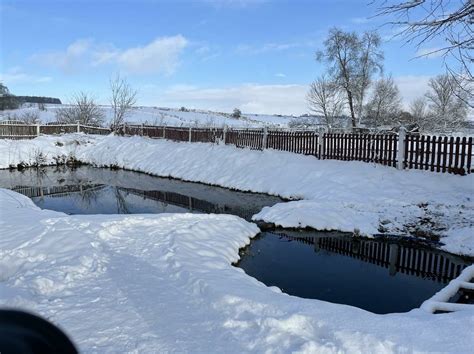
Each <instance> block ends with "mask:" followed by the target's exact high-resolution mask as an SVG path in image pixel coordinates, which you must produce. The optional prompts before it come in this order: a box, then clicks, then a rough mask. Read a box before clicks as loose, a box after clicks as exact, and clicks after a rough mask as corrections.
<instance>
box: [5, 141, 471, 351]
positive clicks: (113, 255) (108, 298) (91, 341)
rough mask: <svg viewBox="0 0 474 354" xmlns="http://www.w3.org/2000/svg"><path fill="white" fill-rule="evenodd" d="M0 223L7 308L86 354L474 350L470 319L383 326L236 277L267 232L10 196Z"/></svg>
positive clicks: (197, 218) (406, 316)
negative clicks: (241, 260) (252, 242)
mask: <svg viewBox="0 0 474 354" xmlns="http://www.w3.org/2000/svg"><path fill="white" fill-rule="evenodd" d="M68 138H69V137H68ZM68 138H66V139H68ZM96 143H98V142H96ZM102 143H104V142H102ZM138 143H139V141H135V144H138ZM1 156H3V155H1ZM0 215H1V216H2V217H1V219H0V227H1V228H2V237H1V238H0V274H1V278H0V305H1V306H3V307H20V308H23V309H28V310H31V311H35V312H37V313H39V314H41V315H43V316H44V317H46V318H48V319H50V320H51V321H53V322H54V323H56V324H58V325H59V326H60V327H61V328H63V329H64V330H65V331H66V332H67V334H68V335H70V336H71V337H72V340H73V341H74V342H75V343H76V344H77V346H78V347H79V349H80V351H81V352H84V353H90V352H100V353H102V352H206V353H209V352H235V353H237V352H238V353H241V352H272V353H273V352H274V353H283V352H290V351H295V352H308V353H309V352H318V353H319V352H321V353H336V352H354V353H393V352H430V351H437V352H458V353H462V352H469V351H470V350H471V349H472V346H473V345H474V338H473V337H472V332H471V328H472V323H473V321H474V311H473V310H472V309H469V308H466V309H464V310H463V311H458V312H454V313H449V314H443V315H433V314H431V313H428V312H426V311H424V310H421V309H415V310H413V311H410V312H408V313H403V314H389V315H376V314H372V313H369V312H366V311H364V310H361V309H357V308H354V307H350V306H345V305H337V304H331V303H327V302H323V301H318V300H308V299H301V298H297V297H292V296H288V295H286V294H283V293H281V292H280V291H279V290H278V289H276V288H269V287H266V286H265V285H264V284H262V283H260V282H258V281H257V280H255V279H253V278H251V277H249V276H247V275H246V274H245V273H244V272H243V271H242V270H241V269H240V268H236V267H233V266H231V263H232V262H234V261H236V260H237V259H238V249H239V248H240V247H242V246H244V245H245V244H248V242H249V239H250V238H251V237H253V236H254V235H255V234H256V233H257V232H258V228H257V227H256V226H255V225H254V224H251V223H248V222H246V221H244V220H242V219H239V218H238V217H235V216H230V215H196V214H160V215H133V216H123V215H78V216H66V215H65V214H62V213H58V212H53V211H49V210H41V209H39V208H37V207H36V206H35V205H34V204H33V203H32V202H31V200H29V199H28V198H26V197H25V196H22V195H20V194H17V193H15V192H13V191H9V190H5V189H0Z"/></svg>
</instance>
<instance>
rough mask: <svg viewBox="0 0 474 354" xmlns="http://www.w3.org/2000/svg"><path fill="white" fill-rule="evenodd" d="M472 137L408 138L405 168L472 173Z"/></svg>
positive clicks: (406, 141)
mask: <svg viewBox="0 0 474 354" xmlns="http://www.w3.org/2000/svg"><path fill="white" fill-rule="evenodd" d="M472 145H473V142H472V137H469V138H467V137H465V136H464V137H462V138H461V137H452V136H451V137H447V136H445V137H441V136H438V137H437V136H425V135H421V136H410V135H409V136H407V137H406V139H405V159H404V164H405V168H410V169H412V168H414V169H419V170H430V171H436V172H449V173H454V174H460V175H464V174H466V173H471V172H472V171H471V163H472Z"/></svg>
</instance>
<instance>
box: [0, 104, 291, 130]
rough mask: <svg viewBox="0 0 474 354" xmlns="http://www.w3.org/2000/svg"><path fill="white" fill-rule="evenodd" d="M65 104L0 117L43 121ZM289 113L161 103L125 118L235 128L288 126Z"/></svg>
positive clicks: (28, 108)
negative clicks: (162, 105) (214, 109)
mask: <svg viewBox="0 0 474 354" xmlns="http://www.w3.org/2000/svg"><path fill="white" fill-rule="evenodd" d="M65 106H67V105H55V104H48V105H45V107H46V110H44V111H41V110H39V109H38V108H37V107H36V106H35V105H24V106H23V107H21V108H19V109H15V110H5V111H2V112H0V120H3V119H11V118H12V117H17V118H18V119H20V120H21V117H22V115H23V114H25V113H27V112H28V113H33V112H36V113H38V116H39V118H40V120H41V121H42V122H43V123H47V122H54V121H56V110H58V109H59V108H61V107H65ZM101 108H102V110H103V112H104V113H105V117H106V121H110V120H111V119H112V117H113V112H112V109H111V107H110V106H101ZM293 118H294V117H292V116H276V115H262V114H242V117H240V118H234V117H232V115H231V113H223V112H212V111H206V110H194V109H193V110H189V111H181V110H180V109H177V108H160V107H135V108H133V109H132V110H131V111H130V112H128V114H127V117H126V120H127V122H128V123H130V124H142V123H144V124H152V125H167V126H178V127H180V126H193V127H194V126H205V127H223V126H224V125H226V126H228V127H234V128H261V127H263V126H271V127H280V128H285V127H288V123H289V122H290V121H291V119H293Z"/></svg>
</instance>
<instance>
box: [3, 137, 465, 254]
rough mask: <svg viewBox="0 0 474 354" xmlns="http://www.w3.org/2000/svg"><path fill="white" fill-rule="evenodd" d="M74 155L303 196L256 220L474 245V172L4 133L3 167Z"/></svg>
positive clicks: (457, 248)
mask: <svg viewBox="0 0 474 354" xmlns="http://www.w3.org/2000/svg"><path fill="white" fill-rule="evenodd" d="M71 156H72V157H74V158H75V159H77V160H80V161H82V162H85V163H89V164H92V165H96V166H118V167H121V168H126V169H130V170H135V171H141V172H145V173H149V174H153V175H157V176H162V177H174V178H179V179H183V180H187V181H193V182H202V183H206V184H211V185H219V186H222V187H227V188H232V189H238V190H242V191H253V192H262V193H267V194H272V195H278V196H282V197H284V198H289V199H297V200H293V201H291V202H285V203H278V204H276V205H274V206H272V207H265V208H263V209H262V210H261V212H259V213H258V214H256V215H254V220H263V221H265V222H269V223H274V224H276V225H279V226H284V227H305V226H309V227H312V228H315V229H319V230H340V231H345V232H355V233H358V234H362V235H366V236H371V235H374V234H377V233H380V232H381V231H384V232H385V233H388V234H394V235H406V234H409V233H417V232H418V233H423V232H427V231H430V230H434V231H433V232H435V235H438V236H441V237H442V239H441V241H442V242H443V243H444V244H445V245H444V246H443V248H444V249H446V250H448V251H450V252H452V253H458V254H464V255H474V238H473V237H470V234H472V230H473V229H474V183H473V182H474V176H473V175H468V176H456V175H450V174H442V173H432V172H427V171H414V170H411V171H399V170H396V169H394V168H391V167H386V166H382V165H377V164H368V163H364V162H349V161H335V160H317V159H315V158H313V157H311V156H303V155H297V154H292V153H288V152H282V151H274V150H265V151H254V150H249V149H238V148H235V147H233V146H223V145H213V144H204V143H185V142H171V141H167V140H161V139H149V138H142V137H117V136H112V135H110V136H106V137H102V136H86V135H84V134H71V135H65V136H60V137H54V136H49V137H48V136H43V137H39V138H36V139H33V140H27V141H25V140H23V141H11V140H2V141H0V168H1V167H3V168H7V167H8V166H10V165H15V166H16V164H18V163H21V162H23V163H26V164H27V165H33V164H35V163H36V162H38V161H39V160H40V161H43V160H44V162H45V163H47V164H54V163H55V161H57V160H65V159H67V158H69V157H71Z"/></svg>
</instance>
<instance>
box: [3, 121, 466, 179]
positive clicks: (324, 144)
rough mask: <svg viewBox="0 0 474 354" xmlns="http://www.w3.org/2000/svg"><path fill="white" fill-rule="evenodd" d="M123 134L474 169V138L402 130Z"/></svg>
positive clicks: (25, 132)
mask: <svg viewBox="0 0 474 354" xmlns="http://www.w3.org/2000/svg"><path fill="white" fill-rule="evenodd" d="M75 132H84V133H87V134H102V135H105V134H109V133H110V130H109V129H106V128H99V127H92V126H86V125H81V124H53V125H28V124H12V123H11V122H6V123H1V122H0V138H9V139H28V138H34V137H36V136H38V135H41V134H63V133H75ZM118 133H119V134H122V135H140V136H148V137H151V138H164V139H169V140H173V141H185V142H201V143H219V142H220V143H224V144H228V145H235V146H237V147H239V148H250V149H254V150H263V149H274V150H280V151H288V152H293V153H297V154H304V155H312V156H315V157H316V158H318V159H330V160H342V161H363V162H372V163H378V164H383V165H386V166H392V167H398V168H400V169H403V168H406V169H418V170H429V171H433V172H444V173H453V174H459V175H465V174H470V173H472V172H474V170H473V166H472V160H473V150H474V149H473V138H472V137H446V136H433V135H410V134H408V135H405V134H403V133H400V134H393V133H392V134H389V133H387V134H347V133H341V134H334V133H320V132H317V131H314V130H281V129H280V130H278V129H271V130H268V129H267V128H263V129H227V128H224V129H222V128H190V127H169V126H151V125H123V126H121V127H119V129H118Z"/></svg>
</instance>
